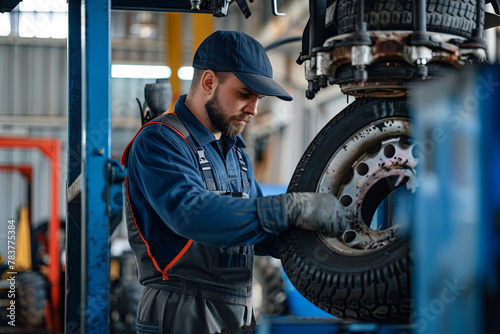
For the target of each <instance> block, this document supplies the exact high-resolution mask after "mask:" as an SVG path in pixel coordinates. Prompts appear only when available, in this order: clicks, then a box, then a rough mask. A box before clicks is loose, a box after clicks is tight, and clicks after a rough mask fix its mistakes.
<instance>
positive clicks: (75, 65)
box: [64, 0, 82, 333]
mask: <svg viewBox="0 0 500 334" xmlns="http://www.w3.org/2000/svg"><path fill="white" fill-rule="evenodd" d="M80 8H81V3H80V1H75V0H70V1H69V2H68V115H69V116H68V182H67V186H68V187H69V186H71V185H72V184H73V183H74V182H75V181H76V180H77V178H78V176H79V175H80V173H81V169H82V168H81V166H82V163H81V157H82V95H81V92H82V48H81V45H82V39H81V30H82V28H81V10H80ZM68 199H69V197H68ZM67 204H68V207H67V216H66V275H65V276H66V295H65V298H66V302H65V319H64V320H65V321H64V332H65V333H80V314H79V313H78V312H79V307H80V302H81V293H80V292H81V278H80V277H81V238H80V233H81V229H80V226H81V200H80V197H78V198H75V199H73V200H68V203H67Z"/></svg>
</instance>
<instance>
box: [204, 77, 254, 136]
mask: <svg viewBox="0 0 500 334" xmlns="http://www.w3.org/2000/svg"><path fill="white" fill-rule="evenodd" d="M205 109H206V110H207V114H208V118H210V122H211V123H212V125H213V126H214V127H215V128H216V129H217V130H219V131H220V132H222V133H223V134H224V135H226V136H228V137H236V136H237V135H239V134H240V133H241V132H242V131H243V129H245V124H239V123H235V122H233V121H236V120H242V121H246V122H249V121H250V116H248V115H245V114H242V116H232V117H229V118H227V117H226V113H225V112H224V107H223V106H222V103H220V101H219V94H218V87H217V88H216V89H215V94H214V96H213V97H212V98H211V99H210V100H209V101H208V102H207V103H205Z"/></svg>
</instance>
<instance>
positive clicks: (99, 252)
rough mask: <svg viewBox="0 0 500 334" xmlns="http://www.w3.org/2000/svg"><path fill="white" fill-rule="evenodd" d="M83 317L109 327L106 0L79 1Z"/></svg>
mask: <svg viewBox="0 0 500 334" xmlns="http://www.w3.org/2000/svg"><path fill="white" fill-rule="evenodd" d="M81 4H82V8H81V10H82V55H83V57H82V153H83V155H82V164H83V165H82V167H83V168H82V180H83V183H82V184H83V186H82V187H81V190H82V303H83V307H82V309H81V312H82V321H81V331H82V332H83V333H106V332H109V244H108V238H109V224H108V215H107V213H108V212H107V202H106V201H107V182H108V171H107V163H108V159H109V158H110V152H111V144H110V137H111V131H110V125H111V116H110V88H109V84H110V83H109V81H110V53H111V52H110V37H109V30H110V29H109V21H110V2H109V1H108V0H88V1H82V3H81Z"/></svg>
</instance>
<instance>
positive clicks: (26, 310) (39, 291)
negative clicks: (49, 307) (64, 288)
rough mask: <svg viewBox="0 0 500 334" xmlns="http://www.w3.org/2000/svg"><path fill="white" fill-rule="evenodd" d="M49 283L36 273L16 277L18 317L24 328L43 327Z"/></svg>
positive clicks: (20, 274)
mask: <svg viewBox="0 0 500 334" xmlns="http://www.w3.org/2000/svg"><path fill="white" fill-rule="evenodd" d="M47 288H48V283H47V281H46V280H45V277H44V276H43V275H42V274H40V273H39V272H36V271H23V272H20V273H18V274H17V276H16V305H17V307H16V315H17V317H18V319H19V323H20V324H21V325H22V326H26V327H30V328H36V327H41V326H42V325H43V324H44V321H45V304H46V302H47Z"/></svg>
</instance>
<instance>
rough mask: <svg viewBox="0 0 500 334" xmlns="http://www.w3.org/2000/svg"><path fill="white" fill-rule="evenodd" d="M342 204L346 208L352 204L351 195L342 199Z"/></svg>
mask: <svg viewBox="0 0 500 334" xmlns="http://www.w3.org/2000/svg"><path fill="white" fill-rule="evenodd" d="M340 204H342V205H343V206H344V207H346V208H347V207H348V206H349V205H351V204H352V197H351V196H350V195H344V196H342V197H341V198H340Z"/></svg>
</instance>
